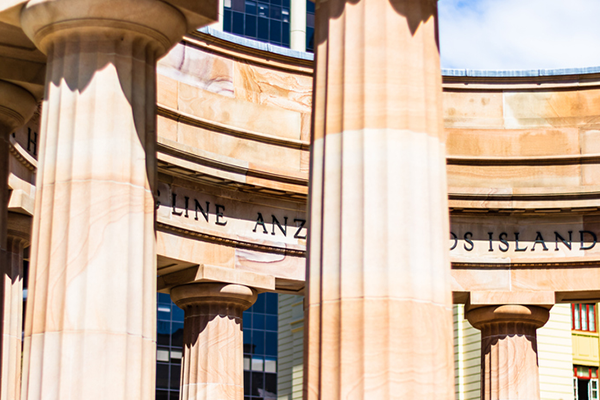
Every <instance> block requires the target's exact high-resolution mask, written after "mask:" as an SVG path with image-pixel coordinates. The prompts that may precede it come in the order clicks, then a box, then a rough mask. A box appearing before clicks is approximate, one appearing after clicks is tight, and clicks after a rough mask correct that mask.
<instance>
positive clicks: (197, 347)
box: [171, 283, 256, 400]
mask: <svg viewBox="0 0 600 400" xmlns="http://www.w3.org/2000/svg"><path fill="white" fill-rule="evenodd" d="M171 299H172V300H173V301H174V302H175V304H177V305H178V306H179V307H180V308H182V309H183V310H184V311H185V320H184V323H183V358H182V361H181V389H180V390H181V392H180V393H181V394H180V399H182V400H224V399H227V400H243V399H244V366H243V354H244V335H243V331H242V313H243V311H244V310H246V309H247V308H249V307H250V306H251V305H252V304H253V303H254V302H255V301H256V292H255V291H254V290H253V289H251V288H248V287H246V286H241V285H230V284H221V283H197V284H191V285H184V286H178V287H176V288H174V289H172V290H171Z"/></svg>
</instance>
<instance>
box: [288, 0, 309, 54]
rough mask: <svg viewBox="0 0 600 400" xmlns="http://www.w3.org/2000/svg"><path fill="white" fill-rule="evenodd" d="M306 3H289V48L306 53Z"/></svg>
mask: <svg viewBox="0 0 600 400" xmlns="http://www.w3.org/2000/svg"><path fill="white" fill-rule="evenodd" d="M306 1H307V0H291V1H290V48H291V49H292V50H298V51H306Z"/></svg>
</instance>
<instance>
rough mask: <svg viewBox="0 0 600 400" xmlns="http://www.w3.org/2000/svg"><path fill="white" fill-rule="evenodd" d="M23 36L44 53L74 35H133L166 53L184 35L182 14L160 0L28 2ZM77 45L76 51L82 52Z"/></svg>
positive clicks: (23, 22)
mask: <svg viewBox="0 0 600 400" xmlns="http://www.w3.org/2000/svg"><path fill="white" fill-rule="evenodd" d="M21 26H22V28H23V31H24V32H25V34H26V35H27V36H28V37H29V38H30V39H31V41H33V42H34V43H35V45H36V46H37V47H38V48H39V49H40V50H41V51H42V52H43V53H45V54H47V53H48V46H49V45H50V43H52V42H53V41H54V40H56V39H57V38H59V37H62V38H67V39H68V38H69V37H70V36H73V35H78V36H91V37H94V38H96V40H98V38H100V40H101V39H102V37H105V38H107V39H109V38H110V39H112V38H114V36H118V35H123V36H124V35H131V34H134V35H136V36H139V37H140V38H142V40H143V39H146V40H147V41H150V42H153V43H155V45H156V51H157V53H158V56H160V55H162V54H164V53H166V52H167V51H168V50H169V49H170V48H171V47H172V46H173V45H175V44H176V43H177V42H179V40H181V37H182V36H183V35H184V34H185V32H186V30H187V28H188V23H187V20H186V17H185V15H184V14H183V12H182V11H181V10H180V9H179V8H177V7H175V6H173V5H171V4H168V3H167V2H164V1H160V0H36V1H34V0H31V1H29V2H28V3H27V4H26V5H25V6H24V7H23V11H22V12H21ZM81 47H82V46H81V45H79V46H78V50H77V51H78V52H81V51H85V49H83V48H81Z"/></svg>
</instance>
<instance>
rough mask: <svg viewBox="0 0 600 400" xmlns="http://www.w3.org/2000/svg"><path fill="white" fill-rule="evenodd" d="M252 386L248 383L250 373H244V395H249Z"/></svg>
mask: <svg viewBox="0 0 600 400" xmlns="http://www.w3.org/2000/svg"><path fill="white" fill-rule="evenodd" d="M251 390H252V384H251V382H250V371H244V394H245V395H250V393H251Z"/></svg>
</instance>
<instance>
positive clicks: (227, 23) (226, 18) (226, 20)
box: [223, 10, 231, 32]
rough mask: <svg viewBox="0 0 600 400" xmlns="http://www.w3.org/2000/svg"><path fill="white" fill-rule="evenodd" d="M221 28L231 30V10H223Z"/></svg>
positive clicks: (226, 30)
mask: <svg viewBox="0 0 600 400" xmlns="http://www.w3.org/2000/svg"><path fill="white" fill-rule="evenodd" d="M223 30H224V31H225V32H231V11H229V10H225V11H224V12H223Z"/></svg>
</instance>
